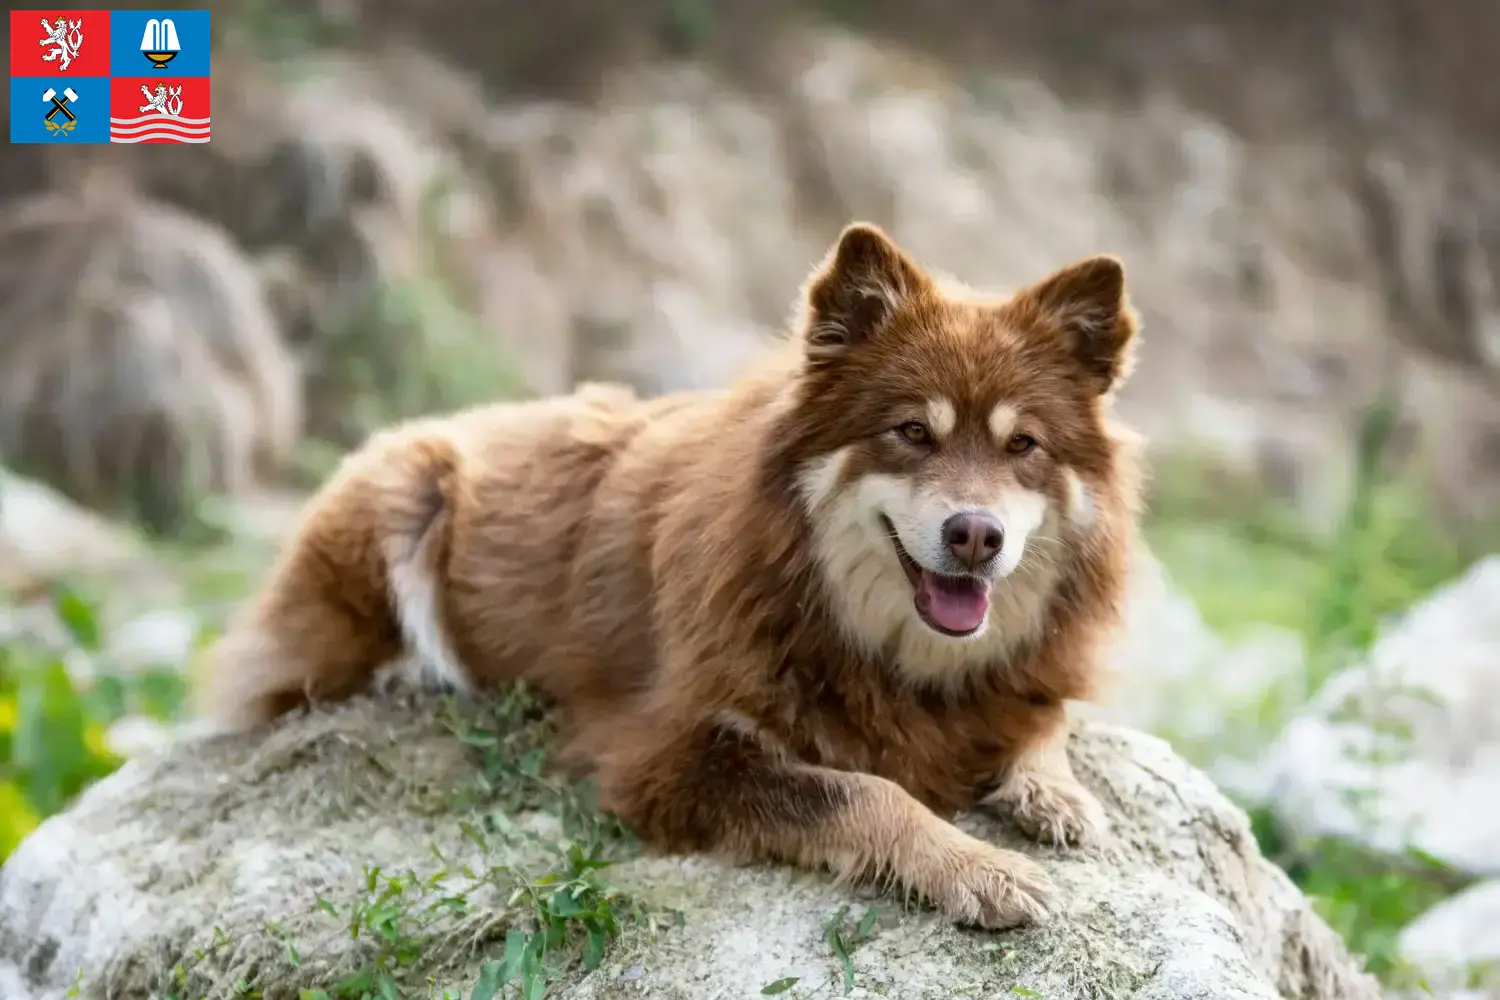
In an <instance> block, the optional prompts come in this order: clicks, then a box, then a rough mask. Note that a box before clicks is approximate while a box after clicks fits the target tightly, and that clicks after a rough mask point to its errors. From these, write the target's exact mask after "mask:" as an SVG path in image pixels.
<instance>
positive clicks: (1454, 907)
mask: <svg viewBox="0 0 1500 1000" xmlns="http://www.w3.org/2000/svg"><path fill="white" fill-rule="evenodd" d="M1397 946H1398V947H1399V948H1400V951H1401V956H1402V957H1403V958H1404V959H1406V961H1408V962H1410V963H1411V965H1412V966H1413V967H1414V968H1416V969H1417V970H1419V971H1420V972H1421V973H1422V975H1423V977H1424V978H1425V979H1426V981H1427V985H1428V986H1429V987H1430V988H1431V989H1432V990H1433V991H1434V992H1435V993H1436V994H1437V995H1439V996H1442V995H1447V994H1449V993H1450V991H1457V990H1459V989H1461V988H1463V987H1471V988H1474V987H1479V986H1483V987H1485V988H1487V989H1489V990H1493V991H1495V992H1491V993H1485V994H1476V995H1477V996H1489V997H1493V996H1495V995H1497V993H1500V879H1496V880H1491V881H1488V882H1479V883H1477V884H1475V885H1471V886H1469V888H1467V889H1465V890H1464V891H1463V892H1460V893H1459V894H1458V895H1456V896H1453V897H1451V898H1449V899H1445V900H1443V901H1442V902H1441V903H1439V904H1438V905H1437V906H1434V907H1433V908H1432V909H1430V910H1428V911H1427V912H1426V913H1424V914H1422V915H1421V916H1420V917H1418V918H1417V919H1416V920H1415V921H1413V922H1412V923H1411V924H1410V925H1409V926H1407V927H1406V929H1405V930H1403V931H1402V932H1401V937H1400V939H1399V940H1398V942H1397ZM1476 979H1477V980H1480V981H1479V982H1476ZM1454 995H1456V994H1454Z"/></svg>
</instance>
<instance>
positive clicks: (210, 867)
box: [0, 691, 1379, 1000]
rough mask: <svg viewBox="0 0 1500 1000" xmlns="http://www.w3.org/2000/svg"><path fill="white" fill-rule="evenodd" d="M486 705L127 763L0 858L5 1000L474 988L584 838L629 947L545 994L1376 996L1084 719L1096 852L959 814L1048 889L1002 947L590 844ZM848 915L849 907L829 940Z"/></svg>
mask: <svg viewBox="0 0 1500 1000" xmlns="http://www.w3.org/2000/svg"><path fill="white" fill-rule="evenodd" d="M470 718H473V716H472V709H471V708H463V709H455V708H454V707H453V705H452V703H449V702H444V701H440V700H437V699H436V698H435V697H434V696H431V695H424V694H417V693H412V692H402V691H396V692H387V693H386V694H384V695H382V696H368V697H362V698H360V699H357V700H355V701H353V702H351V703H350V704H348V705H346V706H344V707H342V708H340V709H338V710H334V711H329V712H319V713H311V714H304V715H299V716H295V717H291V718H288V719H286V720H284V721H283V722H282V723H281V724H280V725H278V726H277V727H275V728H274V729H273V730H272V731H270V732H269V733H265V734H261V735H258V736H230V737H226V736H216V737H202V736H200V737H191V738H189V739H187V740H186V741H184V742H183V743H181V744H179V745H177V746H174V747H171V748H168V749H167V750H165V751H162V752H160V753H154V754H150V755H147V756H143V757H140V758H137V759H135V760H133V761H131V762H130V763H128V764H127V765H126V766H125V767H124V768H122V769H121V770H120V771H119V772H117V773H116V774H114V775H112V776H111V777H109V778H107V779H105V780H104V781H102V782H101V783H99V784H98V785H96V786H94V787H93V788H92V789H90V790H89V791H88V792H86V793H85V794H84V795H83V796H82V797H81V798H80V799H79V800H78V802H77V803H76V804H75V805H74V806H73V807H72V808H71V809H70V810H69V811H68V812H66V813H64V814H62V815H60V816H57V817H54V818H52V819H50V820H48V821H47V822H46V823H45V824H44V825H43V826H42V827H41V828H39V829H38V830H37V831H36V832H35V833H34V834H33V835H32V836H31V837H30V838H29V839H28V840H27V841H25V842H24V843H23V844H22V845H21V846H20V848H19V849H18V850H17V851H16V852H15V854H14V855H13V856H12V857H11V858H10V859H9V861H8V862H7V863H6V865H5V867H4V869H3V870H0V995H3V996H5V997H7V998H13V1000H56V998H61V997H62V996H64V995H65V994H66V993H67V991H68V990H69V989H71V988H72V987H74V985H75V984H77V985H78V987H79V995H80V996H82V997H85V998H89V997H136V996H151V995H158V991H168V992H170V991H171V988H172V984H173V983H174V982H175V983H179V984H186V986H185V988H183V987H178V988H177V990H176V992H178V993H179V994H180V995H181V996H182V997H184V1000H186V997H188V996H192V997H195V998H196V997H198V996H210V997H218V996H231V995H234V993H235V990H236V984H237V983H238V984H242V985H244V986H247V987H253V988H255V989H259V990H260V991H261V995H262V996H264V997H265V998H267V1000H276V998H279V997H296V996H297V995H298V990H299V989H302V988H318V987H323V988H327V987H329V986H330V985H332V984H334V983H336V982H338V981H339V980H340V978H341V977H347V976H349V975H351V974H353V973H357V972H358V971H359V970H360V969H365V970H369V969H371V968H375V967H382V968H386V969H387V970H389V971H390V973H391V975H392V976H393V978H394V980H395V981H396V982H398V983H399V984H401V985H402V987H403V989H404V990H406V991H408V992H403V994H402V995H410V996H422V997H426V996H429V995H430V996H435V997H442V996H445V995H453V996H463V997H467V996H469V995H470V991H471V990H472V989H473V986H474V984H475V983H476V982H477V981H478V980H479V979H480V977H481V976H484V975H489V974H491V973H493V972H494V971H495V970H497V969H498V968H500V966H498V965H494V964H489V967H488V971H487V963H496V962H499V961H502V960H503V958H504V956H505V955H506V953H507V949H508V948H509V947H514V946H515V945H516V943H517V942H519V941H521V940H522V937H523V936H524V935H525V934H526V933H528V932H530V931H531V930H533V929H534V928H535V927H536V926H537V920H538V919H539V918H538V913H539V912H540V911H539V910H538V909H537V908H536V907H535V906H531V905H529V901H530V902H535V901H536V899H540V905H542V906H544V907H545V906H547V905H553V904H551V903H548V902H547V900H546V899H544V898H541V897H536V899H533V896H535V895H536V894H537V893H540V894H541V896H545V895H546V893H547V892H549V891H551V888H550V886H549V884H548V883H547V880H541V881H538V879H537V876H538V875H540V874H541V873H543V872H548V871H552V870H554V869H557V868H558V867H559V865H561V866H562V867H563V868H566V867H567V865H568V864H570V863H575V862H577V861H579V860H580V859H581V858H583V856H584V854H583V852H575V853H574V855H573V859H572V862H570V861H569V860H568V859H567V857H566V855H564V856H559V855H558V854H557V853H556V849H555V848H553V847H552V846H551V845H552V844H553V843H554V842H557V841H559V840H566V839H568V838H570V837H571V838H574V840H575V842H578V840H579V838H581V839H582V840H586V841H589V843H590V851H589V852H588V853H589V855H590V856H592V855H593V854H595V853H598V854H600V856H608V855H609V853H610V851H611V850H613V851H615V853H616V854H620V855H621V856H624V857H625V860H622V861H620V863H618V864H616V865H614V866H613V867H610V868H607V869H605V870H604V871H603V872H602V873H600V879H601V881H599V882H598V883H597V885H598V888H597V892H598V894H599V896H598V898H599V899H601V900H604V902H602V903H598V907H599V910H600V912H602V911H603V909H604V907H605V906H606V904H607V905H608V906H609V907H612V908H613V909H612V912H613V914H614V916H612V917H610V918H609V920H612V921H613V920H617V921H618V933H614V932H613V931H612V932H611V933H610V934H609V935H608V940H607V941H606V940H604V935H602V934H601V935H599V940H598V941H594V940H592V939H591V938H592V935H591V934H583V935H581V936H579V937H577V938H576V939H574V938H573V937H570V936H569V935H568V934H567V933H560V935H559V937H558V944H557V948H556V949H555V950H554V951H553V952H550V953H549V956H550V957H549V958H548V962H550V963H552V964H555V965H557V966H558V967H559V968H562V969H564V970H565V974H564V975H562V977H561V979H560V981H559V982H557V983H555V984H554V985H553V986H552V987H551V989H550V990H549V992H548V995H549V996H563V997H578V998H585V997H587V998H598V1000H604V998H616V997H637V996H651V997H659V998H666V1000H675V998H683V1000H686V998H702V997H710V996H713V997H725V998H728V997H741V996H744V997H751V996H758V995H760V993H761V990H762V989H763V988H764V987H766V986H767V985H768V984H771V983H773V982H776V981H781V980H786V979H796V980H797V982H796V983H795V984H793V985H792V986H791V987H789V988H788V990H787V992H786V994H785V995H787V996H811V995H823V996H837V995H841V994H843V995H848V996H853V997H858V996H875V995H881V996H891V997H898V996H899V997H903V998H913V1000H921V998H926V997H950V996H976V997H978V996H994V995H1008V994H1009V991H1011V990H1012V989H1014V988H1016V987H1019V988H1020V989H1022V990H1029V991H1031V993H1033V994H1035V995H1038V996H1041V997H1046V998H1048V1000H1063V998H1075V997H1076V998H1094V997H1113V996H1120V997H1124V996H1132V997H1141V998H1145V997H1161V998H1166V997H1266V998H1272V997H1296V998H1305V1000H1321V998H1327V1000H1333V998H1340V1000H1359V998H1363V997H1368V998H1372V1000H1373V998H1375V997H1377V996H1378V995H1379V994H1378V991H1377V989H1376V987H1375V985H1374V983H1373V980H1371V979H1369V978H1368V977H1366V976H1365V975H1363V974H1362V973H1361V972H1360V971H1359V969H1358V966H1357V964H1356V963H1355V962H1354V961H1353V960H1352V959H1351V958H1350V957H1349V955H1348V954H1347V952H1346V951H1345V950H1344V947H1343V945H1342V943H1341V942H1339V940H1338V939H1337V937H1336V936H1335V935H1334V934H1333V932H1332V931H1331V930H1330V929H1329V928H1328V927H1327V926H1326V925H1325V924H1324V923H1323V922H1322V921H1321V920H1320V919H1319V918H1318V917H1317V916H1315V915H1314V914H1313V912H1312V910H1311V908H1310V906H1309V904H1308V902H1307V901H1306V900H1305V899H1304V898H1303V897H1302V896H1301V894H1300V893H1299V892H1298V891H1297V889H1296V888H1294V887H1293V885H1292V884H1291V882H1290V881H1289V880H1288V879H1287V878H1286V877H1285V876H1284V875H1283V874H1282V873H1281V872H1280V871H1278V870H1277V869H1275V868H1274V867H1273V866H1272V865H1270V864H1269V863H1268V862H1267V861H1265V860H1264V859H1263V858H1262V857H1261V856H1260V854H1259V852H1258V850H1257V848H1256V845H1255V841H1254V839H1253V838H1252V836H1251V833H1250V828H1249V824H1248V822H1247V820H1246V817H1245V815H1244V814H1243V813H1242V812H1241V811H1240V810H1239V809H1237V808H1236V807H1235V806H1233V805H1232V804H1231V803H1230V802H1229V801H1228V800H1227V799H1225V798H1224V797H1223V796H1222V795H1221V794H1220V793H1219V792H1218V791H1217V790H1216V789H1215V788H1214V787H1213V785H1212V783H1211V782H1210V781H1209V780H1208V779H1207V778H1206V777H1205V776H1203V775H1202V774H1201V773H1199V772H1198V771H1196V770H1194V769H1193V768H1191V767H1190V766H1189V765H1187V764H1186V763H1185V762H1183V761H1182V760H1181V759H1180V758H1179V757H1177V756H1176V755H1175V754H1174V753H1172V751H1171V750H1170V749H1169V748H1168V747H1167V745H1166V744H1165V743H1163V742H1161V741H1160V740H1157V739H1155V738H1152V737H1148V736H1145V735H1142V734H1139V733H1136V732H1133V731H1130V730H1125V729H1120V728H1115V727H1108V726H1102V725H1097V724H1084V725H1080V726H1079V727H1078V729H1077V730H1076V732H1075V735H1074V738H1073V742H1072V745H1071V753H1072V755H1073V760H1074V767H1075V769H1076V770H1077V772H1078V773H1079V775H1080V778H1081V779H1082V780H1083V781H1084V782H1085V783H1086V784H1087V785H1088V786H1089V787H1090V788H1092V789H1093V791H1094V792H1095V793H1096V794H1097V795H1099V797H1100V799H1101V801H1102V802H1103V803H1104V805H1105V808H1106V810H1107V812H1108V814H1109V816H1110V821H1111V825H1112V832H1111V836H1110V839H1109V840H1108V841H1106V842H1105V843H1103V844H1101V845H1098V846H1096V847H1093V848H1090V849H1087V850H1075V851H1054V850H1051V849H1043V848H1039V847H1037V846H1035V845H1032V844H1029V843H1027V842H1025V841H1024V840H1022V839H1021V838H1020V837H1019V836H1018V835H1017V834H1015V833H1014V832H1013V831H1011V830H1009V829H1008V828H1007V826H1006V825H1005V824H1004V823H1003V822H1000V821H996V820H992V819H988V818H983V817H979V816H965V817H963V818H961V820H960V822H961V824H962V825H963V826H964V827H965V828H966V829H969V830H971V831H973V832H976V833H979V834H981V835H983V836H986V837H991V838H994V839H996V840H997V841H1000V842H1004V843H1006V844H1007V845H1008V846H1013V847H1016V848H1019V849H1022V850H1026V851H1028V852H1029V853H1031V854H1033V855H1034V856H1037V857H1039V858H1040V860H1041V861H1042V863H1043V864H1045V865H1046V866H1047V867H1048V869H1049V870H1050V871H1051V873H1052V875H1053V877H1054V878H1055V879H1056V881H1057V883H1058V887H1059V906H1058V908H1057V912H1056V913H1055V915H1054V916H1053V918H1052V919H1051V920H1050V921H1049V922H1047V923H1045V924H1042V925H1038V926H1034V927H1028V928H1024V929H1021V930H1017V931H1013V932H1007V933H1000V934H991V933H985V932H980V931H975V930H969V929H962V928H957V927H954V926H952V925H951V924H949V923H948V922H946V921H944V920H943V919H941V918H940V917H939V916H937V915H936V914H935V913H933V912H931V911H930V910H929V909H928V908H926V907H924V906H921V905H919V904H915V903H910V902H908V901H905V900H901V899H898V898H896V897H894V896H890V895H883V894H879V893H876V892H874V891H873V890H871V891H859V890H849V889H843V888H839V887H838V886H836V885H835V884H834V883H833V880H832V879H831V878H829V877H828V876H826V875H824V874H822V873H816V872H806V871H798V870H794V869H791V868H787V867H782V866H770V865H750V866H732V865H728V864H726V863H724V862H721V861H719V860H716V859H712V858H707V857H660V856H654V855H652V854H650V853H649V852H647V853H643V854H639V855H636V856H633V857H632V856H625V855H624V854H623V848H624V847H626V846H628V841H622V840H620V839H619V838H618V837H616V836H613V835H612V834H611V831H610V829H609V828H608V827H607V826H598V825H594V826H589V824H588V823H587V822H584V825H585V826H587V827H588V829H581V828H580V826H579V823H580V816H581V815H582V814H581V813H580V812H579V810H578V808H577V804H578V802H577V800H576V799H566V797H559V796H557V795H556V794H554V793H555V792H556V789H557V787H558V786H556V785H553V784H551V779H549V778H547V777H546V776H545V773H540V772H538V770H537V764H538V762H539V760H540V758H539V755H537V754H536V753H535V752H533V751H530V750H522V749H521V747H520V746H519V745H509V746H505V745H502V744H506V742H507V741H511V740H522V739H529V738H531V735H532V734H533V733H534V732H537V731H541V729H542V728H544V727H537V726H534V725H533V723H531V722H526V723H525V726H524V727H523V728H525V727H530V728H529V729H527V731H526V732H522V733H519V734H517V733H515V732H506V731H497V730H494V729H490V730H484V729H466V728H465V726H466V725H467V723H465V722H463V721H462V720H464V719H470ZM456 720H458V724H455V721H456ZM475 733H478V734H479V736H478V738H476V737H475ZM513 751H516V752H513ZM496 759H503V760H504V761H505V763H504V766H502V767H500V768H499V769H498V771H497V769H496V768H495V767H493V766H490V765H491V764H493V762H494V760H496ZM485 761H489V762H490V763H489V764H487V763H485ZM500 772H504V773H503V774H501V773H500ZM481 773H484V774H487V775H488V777H489V779H490V780H489V782H488V784H490V785H491V787H489V788H488V789H485V788H482V787H480V786H481V785H482V784H485V782H480V781H478V780H477V779H478V778H479V776H480V775H481ZM497 774H499V776H500V777H508V781H507V782H502V783H499V784H497V783H496V782H495V778H496V777H497ZM532 785H536V786H537V787H539V788H541V789H542V791H543V792H544V793H545V794H542V795H533V794H529V793H528V791H527V789H528V787H530V786H532ZM559 806H565V807H566V808H562V809H561V811H560V815H561V822H559V817H558V815H556V813H557V812H558V807H559ZM549 807H550V808H551V810H552V812H549V811H548V809H549ZM601 845H602V846H601ZM595 848H598V850H597V851H596V850H594V849H595ZM575 868H576V865H575ZM444 873H446V874H445V875H444ZM576 874H577V871H576V870H575V871H574V875H576ZM439 875H442V876H443V877H441V878H439V877H437V876H439ZM572 877H573V876H571V875H569V874H567V873H566V872H564V874H563V875H561V876H559V881H558V882H557V883H553V885H561V884H563V882H564V881H565V880H566V879H569V878H572ZM594 877H595V876H594V875H589V874H585V875H583V876H579V878H580V881H578V882H577V883H576V884H578V885H583V884H584V881H587V880H588V879H592V878H594ZM566 884H567V885H573V884H575V883H574V882H567V883H566ZM591 884H593V883H591ZM393 885H396V886H398V887H399V890H400V891H398V892H393V890H392V888H391V887H392V886H393ZM538 886H541V887H542V888H537V887H538ZM591 891H594V890H591ZM528 893H531V894H532V896H528ZM579 898H580V899H582V898H583V897H581V896H580V897H579ZM554 902H555V901H554ZM585 903H586V904H587V906H594V905H595V903H593V902H589V901H587V900H585ZM381 907H384V909H383V910H382V909H381ZM870 907H875V908H876V910H875V912H874V913H873V914H870V911H869V908H870ZM565 908H566V907H565ZM585 908H586V907H585ZM372 914H374V916H372ZM867 914H869V916H868V918H866V915H867ZM836 918H837V919H838V920H839V921H841V922H842V921H843V920H845V919H847V920H848V927H847V929H846V930H845V931H844V932H843V934H842V936H841V937H839V938H837V943H838V944H839V945H840V947H837V948H836V947H835V946H834V943H835V937H834V935H833V934H831V932H830V925H831V922H832V921H834V920H835V919H836ZM862 918H865V919H862ZM585 923H586V921H585ZM856 923H858V924H859V925H860V926H859V927H858V928H857V929H856V928H855V926H854V925H855V924H856ZM351 925H353V926H358V927H360V928H361V929H362V933H361V934H360V936H358V937H356V936H353V935H351ZM393 925H395V926H396V931H395V932H393V934H392V935H386V936H385V937H382V934H383V933H384V931H383V930H382V928H385V929H389V928H390V927H391V926H393ZM579 926H584V925H583V924H580V925H579ZM393 941H394V944H393V943H392V942H393ZM591 949H592V954H590V951H591ZM601 949H602V950H601ZM841 950H842V952H843V954H842V955H841V954H840V953H839V952H840V951H841ZM845 955H846V956H847V960H846V958H845V957H844V956H845ZM591 966H592V968H591ZM846 988H847V993H846ZM445 991H447V992H445ZM161 995H166V994H165V993H163V994H161ZM356 995H357V994H356ZM497 995H502V994H497ZM1019 995H1027V994H1024V993H1023V994H1019Z"/></svg>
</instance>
